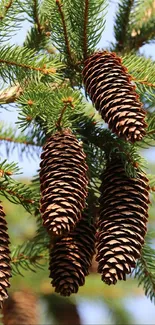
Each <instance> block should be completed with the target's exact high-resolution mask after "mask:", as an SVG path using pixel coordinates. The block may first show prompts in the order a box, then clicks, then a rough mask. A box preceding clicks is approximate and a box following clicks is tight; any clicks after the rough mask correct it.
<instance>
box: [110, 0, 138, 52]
mask: <svg viewBox="0 0 155 325" xmlns="http://www.w3.org/2000/svg"><path fill="white" fill-rule="evenodd" d="M134 1H135V0H121V2H120V3H119V5H118V10H117V13H116V19H115V24H114V32H115V38H116V41H117V42H116V45H115V50H116V51H118V52H119V51H120V52H122V50H123V51H125V50H126V42H127V40H128V36H129V29H130V14H131V10H132V8H133V5H134Z"/></svg>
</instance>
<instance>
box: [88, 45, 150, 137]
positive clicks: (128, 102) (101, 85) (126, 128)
mask: <svg viewBox="0 0 155 325" xmlns="http://www.w3.org/2000/svg"><path fill="white" fill-rule="evenodd" d="M83 80H84V85H85V88H86V91H87V93H88V94H89V96H90V98H91V100H92V102H93V104H95V107H96V109H97V110H98V111H99V113H100V114H101V116H102V118H103V119H104V120H105V122H106V123H108V126H109V128H110V129H111V130H112V132H114V133H116V134H117V135H118V136H119V137H123V138H124V139H125V140H127V141H131V142H135V141H137V140H141V139H142V137H143V136H144V135H145V133H146V132H145V128H146V126H147V124H146V123H145V121H144V118H145V115H146V112H145V111H144V109H143V108H142V103H141V102H140V101H139V95H138V94H137V93H136V91H135V86H134V85H133V84H132V83H131V76H130V75H129V74H128V72H127V68H126V67H125V66H123V65H122V63H121V58H119V57H118V56H117V55H116V54H115V53H110V52H106V51H104V52H97V53H95V54H93V55H91V56H90V57H89V58H88V59H87V60H86V61H85V65H84V69H83Z"/></svg>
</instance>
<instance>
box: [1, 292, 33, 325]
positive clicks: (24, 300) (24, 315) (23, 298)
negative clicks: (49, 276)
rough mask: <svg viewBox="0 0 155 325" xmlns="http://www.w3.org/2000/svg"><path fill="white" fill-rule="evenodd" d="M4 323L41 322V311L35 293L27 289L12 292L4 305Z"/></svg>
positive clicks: (25, 324) (17, 324)
mask: <svg viewBox="0 0 155 325" xmlns="http://www.w3.org/2000/svg"><path fill="white" fill-rule="evenodd" d="M3 324H4V325H29V324H30V325H37V324H39V312H38V308H37V298H36V297H35V295H33V294H32V293H31V292H28V291H25V290H24V291H17V292H14V293H12V295H11V296H9V298H8V299H7V300H6V301H5V303H4V306H3Z"/></svg>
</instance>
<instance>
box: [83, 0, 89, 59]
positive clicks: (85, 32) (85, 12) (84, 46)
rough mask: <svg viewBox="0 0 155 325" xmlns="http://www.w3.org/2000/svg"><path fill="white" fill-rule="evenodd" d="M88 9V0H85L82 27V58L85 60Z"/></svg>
mask: <svg viewBox="0 0 155 325" xmlns="http://www.w3.org/2000/svg"><path fill="white" fill-rule="evenodd" d="M88 11H89V0H85V10H84V28H83V31H84V37H83V51H84V53H83V57H84V60H86V58H87V52H88V49H87V46H88V44H87V25H88Z"/></svg>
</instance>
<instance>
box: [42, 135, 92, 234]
mask: <svg viewBox="0 0 155 325" xmlns="http://www.w3.org/2000/svg"><path fill="white" fill-rule="evenodd" d="M41 158H42V162H41V164H40V166H41V171H40V183H41V194H42V197H41V207H40V211H41V213H42V218H43V220H44V221H43V225H44V226H45V227H46V228H47V230H48V232H49V233H52V234H54V235H56V236H61V235H64V234H67V233H69V232H70V231H72V230H73V228H74V227H75V225H76V222H77V221H78V220H79V219H80V218H81V211H82V210H83V209H84V207H85V198H86V196H87V184H88V179H87V165H86V163H85V158H86V155H85V153H84V152H83V150H82V147H81V144H80V143H79V141H78V140H77V139H76V137H75V136H74V135H73V134H72V133H71V132H70V131H69V130H65V131H63V132H62V133H59V132H57V133H55V134H54V135H53V136H51V137H50V138H49V139H48V141H47V142H46V144H45V146H44V148H43V153H42V155H41Z"/></svg>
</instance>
